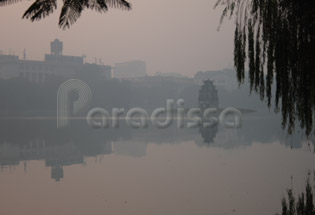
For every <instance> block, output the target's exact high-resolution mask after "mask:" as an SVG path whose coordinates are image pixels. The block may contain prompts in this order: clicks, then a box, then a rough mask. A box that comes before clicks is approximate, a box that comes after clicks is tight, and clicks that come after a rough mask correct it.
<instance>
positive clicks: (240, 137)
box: [0, 112, 303, 181]
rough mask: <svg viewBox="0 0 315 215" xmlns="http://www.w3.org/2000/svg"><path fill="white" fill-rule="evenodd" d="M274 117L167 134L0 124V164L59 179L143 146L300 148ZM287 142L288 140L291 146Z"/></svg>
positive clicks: (248, 117) (138, 152)
mask: <svg viewBox="0 0 315 215" xmlns="http://www.w3.org/2000/svg"><path fill="white" fill-rule="evenodd" d="M280 120H281V119H280V118H279V117H277V116H276V115H270V114H269V115H265V114H261V113H259V112H254V113H249V114H245V115H244V118H243V126H242V127H241V128H237V129H227V128H224V127H222V126H220V125H219V124H217V125H216V126H212V127H209V128H182V129H178V128H177V127H176V123H173V124H172V126H171V127H169V128H167V129H158V128H155V127H152V126H151V127H149V128H147V129H132V128H128V127H127V126H124V124H123V123H121V126H120V128H118V129H114V128H106V129H93V128H90V127H89V126H88V125H87V123H86V121H84V120H75V121H74V122H73V123H72V124H71V126H70V127H69V128H66V129H56V120H53V119H50V120H40V119H37V120H36V119H28V120H26V119H24V120H18V119H16V120H1V124H0V165H1V169H5V168H12V167H14V166H17V165H19V164H20V163H23V162H24V168H25V172H27V163H28V162H29V161H32V160H44V161H45V166H46V167H47V168H50V169H51V178H52V179H54V180H56V181H59V180H60V179H62V178H63V177H65V175H66V173H65V172H64V169H63V167H65V166H69V165H74V164H84V163H85V159H86V158H87V157H97V156H100V155H102V156H104V155H108V154H117V155H125V156H131V157H142V156H145V155H146V148H147V145H148V144H180V143H182V142H193V143H195V144H196V145H198V146H200V147H218V148H224V149H233V148H239V147H246V146H250V145H251V144H253V143H254V142H261V143H270V142H274V141H281V142H282V143H283V144H285V145H287V146H289V147H292V148H300V147H301V146H302V142H303V138H301V135H300V134H299V133H295V134H293V135H291V136H285V135H281V133H282V129H281V127H280V126H279V122H280ZM292 140H293V141H292Z"/></svg>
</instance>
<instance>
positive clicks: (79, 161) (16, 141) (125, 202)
mask: <svg viewBox="0 0 315 215" xmlns="http://www.w3.org/2000/svg"><path fill="white" fill-rule="evenodd" d="M280 125H281V119H280V116H278V115H275V114H273V113H266V112H264V113H260V112H254V113H249V114H245V115H244V116H243V121H242V127H241V128H238V129H226V128H223V127H222V126H220V125H219V126H218V127H215V128H211V129H209V130H205V131H200V130H199V129H188V128H184V129H177V128H176V126H171V127H169V128H167V129H157V128H153V127H149V128H147V129H131V128H126V126H123V125H122V126H121V127H120V128H119V129H92V128H90V127H88V126H87V125H86V122H85V121H84V122H83V121H82V122H78V123H74V126H72V127H71V126H70V127H71V128H68V129H56V121H55V120H52V119H40V118H37V119H2V120H1V125H0V141H1V144H0V162H1V173H0V181H1V183H0V190H1V193H0V202H1V208H0V214H4V215H16V214H30V215H31V214H32V215H36V214H46V215H50V214H51V215H56V214H59V215H61V214H64V215H66V214H79V215H83V214H84V215H85V214H137V215H142V214H143V215H144V214H157V215H160V214H161V215H162V214H170V215H173V214H181V215H182V214H220V215H221V214H245V215H246V214H248V215H252V214H275V213H277V212H279V213H280V212H281V199H282V198H283V197H284V196H285V195H286V189H288V188H293V189H294V192H295V193H296V194H297V193H299V192H301V191H302V190H303V189H304V187H305V182H306V179H307V175H308V172H309V171H311V172H313V171H314V167H313V164H314V162H315V155H314V153H313V150H314V147H313V144H312V142H311V140H310V141H308V140H307V139H306V138H302V137H301V134H300V133H298V132H296V133H295V134H294V135H292V136H288V135H287V134H286V133H285V132H284V131H283V130H282V129H281V126H280Z"/></svg>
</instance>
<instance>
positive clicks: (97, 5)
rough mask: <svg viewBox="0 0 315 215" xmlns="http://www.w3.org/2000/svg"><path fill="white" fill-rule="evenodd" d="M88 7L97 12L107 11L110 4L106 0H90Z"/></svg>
mask: <svg viewBox="0 0 315 215" xmlns="http://www.w3.org/2000/svg"><path fill="white" fill-rule="evenodd" d="M86 7H87V8H89V9H92V10H96V11H97V12H106V11H107V10H108V6H107V4H106V3H105V1H104V0H89V1H88V2H87V6H86Z"/></svg>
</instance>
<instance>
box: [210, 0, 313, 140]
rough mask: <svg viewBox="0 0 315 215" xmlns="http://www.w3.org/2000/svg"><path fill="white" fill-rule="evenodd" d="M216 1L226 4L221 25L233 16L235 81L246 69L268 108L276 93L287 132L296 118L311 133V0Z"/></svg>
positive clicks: (277, 106)
mask: <svg viewBox="0 0 315 215" xmlns="http://www.w3.org/2000/svg"><path fill="white" fill-rule="evenodd" d="M218 5H223V6H224V10H223V13H222V17H221V23H222V21H223V19H224V18H225V17H232V16H233V15H235V16H236V28H235V36H234V65H235V67H236V70H237V78H238V81H239V83H240V84H241V83H243V81H244V79H245V70H247V68H248V76H249V82H250V91H252V90H254V91H256V92H258V93H259V94H260V97H261V99H262V100H264V99H265V98H266V101H267V103H268V106H269V107H270V105H271V98H272V96H274V97H275V107H276V108H275V109H276V111H279V110H280V111H281V112H282V126H283V128H284V129H285V128H286V127H287V129H288V133H289V134H291V132H292V131H293V129H294V126H295V121H296V120H299V121H300V125H301V127H302V128H303V129H305V133H306V135H309V134H310V132H311V130H312V128H313V117H314V107H315V84H314V83H315V1H314V0H218V2H217V4H216V6H218ZM246 61H247V62H246ZM273 80H275V88H276V90H275V91H276V93H275V95H272V85H273Z"/></svg>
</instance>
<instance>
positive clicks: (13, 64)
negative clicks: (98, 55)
mask: <svg viewBox="0 0 315 215" xmlns="http://www.w3.org/2000/svg"><path fill="white" fill-rule="evenodd" d="M62 52H63V43H62V42H61V41H59V40H58V39H55V40H54V41H53V42H51V43H50V54H45V60H44V61H35V60H26V54H24V57H23V58H24V60H20V59H19V57H18V56H15V55H3V54H0V78H2V79H11V78H17V77H19V78H24V79H27V80H29V81H32V82H44V81H45V80H47V79H49V78H50V77H52V76H58V77H63V78H65V79H70V78H74V77H75V75H76V74H77V72H79V71H86V72H89V70H93V71H94V70H95V66H97V71H99V72H101V75H102V76H104V77H105V78H107V79H110V78H111V70H112V67H111V66H106V65H96V64H85V63H84V56H82V57H79V56H66V55H63V54H62Z"/></svg>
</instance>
